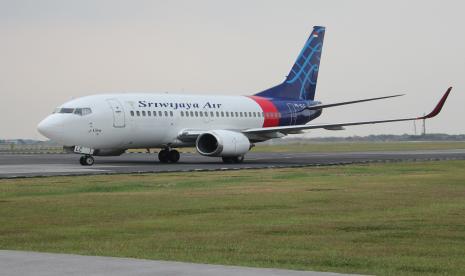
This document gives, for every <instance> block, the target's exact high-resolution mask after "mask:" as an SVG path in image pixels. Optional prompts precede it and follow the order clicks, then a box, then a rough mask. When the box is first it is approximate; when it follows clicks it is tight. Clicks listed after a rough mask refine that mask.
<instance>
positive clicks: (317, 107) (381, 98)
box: [305, 94, 405, 110]
mask: <svg viewBox="0 0 465 276" xmlns="http://www.w3.org/2000/svg"><path fill="white" fill-rule="evenodd" d="M404 95H405V94H397V95H391V96H384V97H378V98H370V99H363V100H355V101H349V102H340V103H333V104H318V105H312V106H308V107H306V108H305V109H309V110H320V109H323V108H327V107H333V106H340V105H346V104H354V103H363V102H369V101H376V100H383V99H389V98H395V97H400V96H404Z"/></svg>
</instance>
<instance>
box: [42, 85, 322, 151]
mask: <svg viewBox="0 0 465 276" xmlns="http://www.w3.org/2000/svg"><path fill="white" fill-rule="evenodd" d="M255 98H258V97H255ZM263 100H264V99H263ZM315 103H316V102H315ZM285 104H286V105H287V106H288V110H287V112H279V110H277V109H274V110H266V107H263V106H260V104H259V103H258V102H257V101H256V100H254V98H253V97H247V96H190V95H171V94H102V95H94V96H87V97H82V98H78V99H74V100H71V101H69V102H67V103H65V104H63V105H61V106H60V107H58V108H57V112H55V113H53V114H51V115H49V116H48V117H47V118H46V119H44V120H43V121H42V122H41V123H40V124H39V126H38V129H39V131H40V132H41V133H42V134H43V135H45V136H46V137H49V138H50V139H52V140H54V141H56V142H58V143H61V144H63V145H64V146H76V145H79V146H84V147H89V148H93V149H129V148H156V147H165V146H167V145H168V146H172V147H183V146H193V145H194V142H195V141H191V142H189V141H188V142H186V141H181V140H179V139H178V137H179V135H180V134H181V133H182V132H183V130H191V131H195V130H199V131H208V130H242V129H250V128H261V127H267V126H268V127H270V126H279V125H280V124H279V122H280V121H281V122H288V123H287V124H286V125H295V124H298V123H302V121H305V122H308V121H309V120H310V119H311V118H315V117H317V116H318V115H319V114H321V111H319V112H318V111H308V110H304V111H300V110H301V109H302V107H303V106H305V105H304V104H303V102H302V101H287V102H286V103H285ZM78 108H79V109H82V108H88V109H89V110H90V111H91V112H90V113H89V114H85V115H81V114H76V112H75V111H73V113H62V112H60V110H61V109H65V110H66V112H70V111H71V110H76V109H78ZM299 111H300V112H299ZM286 119H287V120H286Z"/></svg>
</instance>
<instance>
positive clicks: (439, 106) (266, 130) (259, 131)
mask: <svg viewBox="0 0 465 276" xmlns="http://www.w3.org/2000/svg"><path fill="white" fill-rule="evenodd" d="M451 90H452V87H449V88H448V89H447V91H446V92H445V93H444V95H443V96H442V98H441V100H440V101H439V102H438V104H437V105H436V107H435V108H434V109H433V111H431V112H430V113H429V114H428V115H425V116H421V117H413V118H401V119H390V120H379V121H364V122H350V123H339V124H314V125H312V124H307V125H295V126H280V127H265V128H249V129H245V130H242V133H244V134H245V135H248V134H249V135H253V134H255V135H260V134H271V133H281V134H284V135H286V134H289V133H298V132H299V131H302V130H307V129H318V128H323V129H329V130H338V129H343V127H345V126H356V125H368V124H380V123H390V122H401V121H412V120H422V119H429V118H433V117H435V116H436V115H438V114H439V112H440V111H441V109H442V107H443V106H444V103H445V102H446V100H447V97H448V96H449V93H450V91H451ZM390 97H392V96H390ZM362 101H363V100H362Z"/></svg>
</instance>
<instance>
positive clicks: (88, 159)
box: [79, 155, 95, 166]
mask: <svg viewBox="0 0 465 276" xmlns="http://www.w3.org/2000/svg"><path fill="white" fill-rule="evenodd" d="M94 162H95V160H94V157H92V155H83V156H81V158H80V159H79V163H81V165H83V166H92V165H93V164H94Z"/></svg>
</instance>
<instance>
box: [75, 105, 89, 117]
mask: <svg viewBox="0 0 465 276" xmlns="http://www.w3.org/2000/svg"><path fill="white" fill-rule="evenodd" d="M90 113H92V110H91V109H90V108H88V107H84V108H76V109H75V110H74V114H77V115H80V116H86V115H87V114H90Z"/></svg>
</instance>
